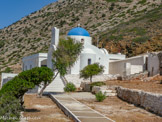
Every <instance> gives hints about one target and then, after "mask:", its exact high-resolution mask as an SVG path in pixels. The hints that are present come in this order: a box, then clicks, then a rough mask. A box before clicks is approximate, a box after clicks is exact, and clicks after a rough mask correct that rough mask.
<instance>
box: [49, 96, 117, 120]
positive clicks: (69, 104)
mask: <svg viewBox="0 0 162 122" xmlns="http://www.w3.org/2000/svg"><path fill="white" fill-rule="evenodd" d="M50 97H51V98H52V99H53V101H54V102H55V103H56V104H57V105H58V106H59V107H60V108H61V109H62V111H64V113H65V114H66V115H67V116H69V117H71V118H72V119H74V120H75V122H114V121H113V120H111V119H110V118H108V117H106V116H104V115H102V114H101V113H99V112H97V111H95V110H93V109H91V108H90V107H88V106H86V105H84V104H82V103H80V102H79V101H77V100H76V99H74V98H72V97H71V96H70V95H67V94H50Z"/></svg>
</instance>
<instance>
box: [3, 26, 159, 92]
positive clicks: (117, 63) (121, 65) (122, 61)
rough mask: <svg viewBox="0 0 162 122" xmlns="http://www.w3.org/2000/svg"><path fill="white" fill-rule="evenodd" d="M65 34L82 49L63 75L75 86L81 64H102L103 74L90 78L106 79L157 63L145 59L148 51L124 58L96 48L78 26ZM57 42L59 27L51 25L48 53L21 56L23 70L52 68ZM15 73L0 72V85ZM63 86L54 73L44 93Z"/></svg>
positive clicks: (60, 89) (79, 80) (61, 90)
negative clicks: (54, 76) (0, 75)
mask: <svg viewBox="0 0 162 122" xmlns="http://www.w3.org/2000/svg"><path fill="white" fill-rule="evenodd" d="M67 37H70V38H72V39H74V40H75V41H77V42H81V43H83V50H82V52H81V54H80V56H79V57H78V59H77V61H76V63H75V64H74V66H73V67H72V68H71V69H69V72H68V74H67V75H66V76H65V78H66V80H67V81H68V82H73V83H74V84H75V85H76V86H77V87H79V86H80V83H81V82H82V81H83V79H80V78H79V73H80V70H82V69H83V68H84V67H85V66H87V65H89V64H93V63H99V64H100V65H103V66H104V72H103V74H102V75H99V76H96V77H95V78H94V80H93V81H105V80H107V79H109V78H110V76H112V75H117V74H119V75H121V76H125V75H131V74H135V73H140V72H144V71H146V70H147V69H149V71H150V70H151V71H152V69H154V68H152V67H157V68H158V66H159V65H158V66H156V64H155V65H154V64H153V63H152V60H157V56H156V57H152V56H151V55H150V56H149V58H148V54H143V55H140V56H135V57H131V58H127V59H126V57H125V55H122V54H120V53H119V54H109V53H108V52H107V50H106V49H104V48H101V49H100V48H98V47H96V46H94V45H92V37H90V34H89V33H88V31H86V30H85V29H84V28H81V27H75V28H73V29H71V30H70V31H69V32H68V34H67ZM58 43H59V29H57V28H56V27H55V28H53V29H52V39H51V45H50V47H49V50H48V53H38V54H34V55H31V56H26V57H24V58H23V59H22V64H23V66H22V69H23V71H25V70H29V69H32V68H34V67H42V66H47V67H49V68H51V69H53V67H54V66H53V63H52V53H53V51H55V50H56V49H57V45H58ZM152 58H153V59H152ZM148 60H149V61H148ZM157 62H158V61H157ZM159 62H160V60H159ZM148 63H149V64H148ZM159 64H160V63H159ZM148 65H149V66H148ZM152 65H153V66H152ZM160 67H161V66H160ZM157 68H155V69H156V70H155V71H154V72H155V73H153V74H156V73H158V71H157V70H158V69H157ZM110 74H111V75H110ZM15 75H16V74H15ZM15 75H13V76H11V75H8V74H4V73H3V74H2V76H3V77H2V85H3V84H4V82H5V83H6V79H7V78H9V79H11V77H14V76H15ZM64 87H65V81H64V79H63V78H62V77H60V75H58V76H57V77H56V79H55V80H54V81H53V82H52V83H51V84H50V85H49V86H48V87H47V88H46V89H45V92H63V91H64V90H63V88H64ZM36 88H37V90H34V91H39V88H38V87H36Z"/></svg>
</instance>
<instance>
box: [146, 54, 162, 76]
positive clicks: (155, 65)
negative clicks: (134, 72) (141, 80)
mask: <svg viewBox="0 0 162 122" xmlns="http://www.w3.org/2000/svg"><path fill="white" fill-rule="evenodd" d="M159 68H160V66H159V58H158V56H157V54H149V56H148V72H149V75H150V76H154V75H156V74H159V71H160V70H159Z"/></svg>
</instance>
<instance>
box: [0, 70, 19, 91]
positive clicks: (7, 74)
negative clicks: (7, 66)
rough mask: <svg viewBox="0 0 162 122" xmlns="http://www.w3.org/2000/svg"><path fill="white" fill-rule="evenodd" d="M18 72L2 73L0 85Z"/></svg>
mask: <svg viewBox="0 0 162 122" xmlns="http://www.w3.org/2000/svg"><path fill="white" fill-rule="evenodd" d="M17 75H18V74H13V73H2V75H1V87H0V88H2V86H3V85H4V84H5V83H7V82H8V81H9V80H11V79H12V78H14V77H15V76H17Z"/></svg>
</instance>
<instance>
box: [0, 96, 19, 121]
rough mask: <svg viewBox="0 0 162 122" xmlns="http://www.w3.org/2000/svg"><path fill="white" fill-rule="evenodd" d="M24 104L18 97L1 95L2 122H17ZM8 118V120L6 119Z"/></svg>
mask: <svg viewBox="0 0 162 122" xmlns="http://www.w3.org/2000/svg"><path fill="white" fill-rule="evenodd" d="M21 110H22V106H21V104H20V102H19V100H18V99H17V98H15V97H14V96H12V95H9V94H6V93H5V94H3V95H1V96H0V117H4V118H0V122H17V121H19V118H20V111H21ZM5 119H6V120H5Z"/></svg>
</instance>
